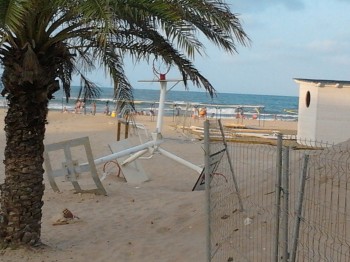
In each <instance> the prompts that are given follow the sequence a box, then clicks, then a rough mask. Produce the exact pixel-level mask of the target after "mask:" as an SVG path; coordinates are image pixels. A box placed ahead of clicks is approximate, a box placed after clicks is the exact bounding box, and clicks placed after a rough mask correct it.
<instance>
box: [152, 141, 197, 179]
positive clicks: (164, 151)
mask: <svg viewBox="0 0 350 262" xmlns="http://www.w3.org/2000/svg"><path fill="white" fill-rule="evenodd" d="M157 150H158V151H159V152H160V153H161V154H163V155H164V156H166V157H169V158H171V159H172V160H175V161H177V162H179V163H180V164H183V165H185V166H187V167H189V168H191V169H193V170H195V171H197V172H198V173H199V174H200V173H202V170H203V168H201V167H199V166H196V165H195V164H192V163H191V162H188V161H186V160H185V159H182V158H181V157H178V156H176V155H174V154H172V153H170V152H168V151H166V150H164V149H162V148H160V147H158V149H157Z"/></svg>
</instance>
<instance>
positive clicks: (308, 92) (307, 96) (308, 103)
mask: <svg viewBox="0 0 350 262" xmlns="http://www.w3.org/2000/svg"><path fill="white" fill-rule="evenodd" d="M310 102H311V94H310V91H307V93H306V107H309V106H310Z"/></svg>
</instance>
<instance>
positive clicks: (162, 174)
mask: <svg viewBox="0 0 350 262" xmlns="http://www.w3.org/2000/svg"><path fill="white" fill-rule="evenodd" d="M5 113H6V112H5V111H4V110H1V111H0V130H1V132H0V144H1V148H2V150H3V148H4V146H5V134H4V131H3V126H4V123H3V118H4V116H5ZM136 121H137V122H138V123H142V124H143V125H144V126H145V127H146V128H147V129H148V130H149V132H152V131H154V130H155V125H156V122H155V121H154V120H153V121H151V118H150V117H149V116H137V117H136ZM48 122H49V124H48V126H47V131H46V137H45V144H51V143H55V142H60V141H63V140H67V139H74V138H79V137H84V136H88V137H89V139H90V143H91V147H92V151H93V155H94V158H95V159H96V158H99V157H103V156H106V155H109V154H110V149H109V147H108V144H109V143H111V142H113V141H116V137H117V131H116V130H117V120H116V118H112V117H110V116H105V115H103V114H97V115H96V116H92V115H80V114H72V113H60V112H49V117H48ZM177 122H178V123H182V120H181V119H179V121H177ZM227 122H232V123H237V120H227ZM202 123H203V121H202V120H196V121H194V120H192V122H191V123H187V124H191V125H196V126H202ZM243 124H246V125H249V126H256V127H259V126H260V127H261V128H270V129H276V128H279V129H285V130H293V131H295V130H296V128H297V123H296V122H282V121H264V122H263V123H262V122H258V120H244V121H243ZM174 126H175V122H174V121H173V118H171V117H169V118H166V119H165V120H164V128H163V131H162V133H163V135H164V143H163V144H162V145H161V146H162V148H164V149H166V150H168V151H169V152H171V153H174V154H176V155H178V156H180V157H182V158H184V159H186V160H188V161H190V162H192V163H194V164H196V165H199V166H203V161H204V160H203V149H202V146H203V145H202V141H199V140H198V139H196V137H195V136H192V135H190V134H188V133H183V132H182V129H181V128H176V127H174ZM132 133H133V132H132ZM141 136H142V137H143V139H144V137H145V134H144V133H142V134H141ZM130 137H131V140H132V141H133V143H139V142H138V139H139V136H138V135H136V134H135V133H133V134H130ZM1 157H2V158H3V152H2V154H1ZM138 161H139V162H140V163H141V164H142V166H143V169H144V170H145V172H146V174H147V175H148V177H149V179H150V180H149V181H148V182H144V183H142V184H139V185H131V184H129V183H126V182H125V180H124V179H123V177H118V176H117V168H116V167H115V166H113V165H111V167H110V168H109V169H108V173H109V175H107V177H106V178H105V179H104V180H103V181H102V184H103V186H104V187H105V189H106V191H107V193H108V195H107V196H103V195H95V194H75V193H74V189H73V187H72V185H71V183H70V182H67V181H64V179H63V178H56V181H57V184H58V186H59V188H60V190H61V192H59V193H56V192H54V191H53V190H52V188H51V186H50V184H49V183H48V180H47V176H46V174H45V185H46V189H45V194H44V202H45V204H44V206H43V218H42V235H41V239H42V242H43V243H44V244H45V245H46V246H44V247H42V248H40V249H37V250H15V251H14V250H5V251H0V261H4V262H9V261H33V262H36V261H40V262H41V261H45V262H49V261H78V262H79V261H121V262H124V261H125V262H127V261H152V262H153V261H154V262H157V261H162V262H165V261H169V262H170V261H174V262H175V261H184V262H186V261H188V262H190V261H205V259H206V246H205V245H206V239H205V238H206V215H205V202H204V192H203V191H196V192H192V191H191V190H192V187H193V186H194V184H195V182H196V180H197V178H198V173H197V172H196V171H194V170H192V169H190V168H188V167H185V166H183V165H180V164H178V163H177V162H175V161H173V160H171V159H169V158H167V157H165V156H163V155H161V154H159V153H155V154H154V155H153V156H152V157H150V158H149V159H140V160H138ZM57 162H58V163H60V162H61V159H57ZM97 170H98V172H99V175H100V177H102V173H103V165H99V166H97ZM87 176H88V175H87ZM3 179H4V167H3V164H1V165H0V182H1V183H2V182H3ZM82 179H83V180H84V178H82ZM65 208H67V209H69V210H70V211H71V212H72V213H73V214H74V215H76V216H78V217H79V219H74V220H73V221H70V223H68V224H63V225H54V222H55V221H57V219H58V218H59V217H60V216H61V214H62V211H63V210H64V209H65Z"/></svg>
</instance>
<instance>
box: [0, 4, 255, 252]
mask: <svg viewBox="0 0 350 262" xmlns="http://www.w3.org/2000/svg"><path fill="white" fill-rule="evenodd" d="M201 37H204V38H207V39H209V40H210V41H211V42H213V43H215V44H216V45H217V46H218V47H220V48H222V49H223V50H224V51H226V52H228V53H235V52H236V46H237V44H241V45H247V44H248V43H249V38H248V37H247V35H246V34H245V32H244V30H243V29H242V27H241V24H240V21H239V19H238V17H237V16H236V15H235V14H233V13H232V12H231V11H230V9H229V6H228V5H227V4H226V3H225V2H223V1H222V0H50V1H47V0H27V1H26V0H0V62H1V65H2V67H3V74H2V77H1V80H2V83H3V89H2V91H1V94H2V95H3V96H6V98H7V101H8V111H7V115H6V117H5V133H6V147H5V150H4V154H5V160H4V164H5V180H4V183H3V184H1V187H0V190H1V202H0V203H1V208H0V243H1V246H2V247H8V246H20V245H31V246H36V245H39V244H40V235H41V225H40V224H41V218H42V206H43V200H42V197H43V193H44V183H43V174H44V170H43V152H44V142H43V141H44V136H45V125H46V124H47V113H48V102H49V100H50V99H52V98H53V96H54V93H55V92H56V91H58V90H59V89H60V88H62V89H63V90H64V92H65V94H66V97H67V98H69V97H70V84H71V79H72V76H73V75H79V76H80V79H81V87H82V92H81V94H82V96H83V97H84V98H92V97H96V96H98V94H99V89H98V88H97V86H96V85H95V84H94V83H93V82H91V81H90V80H89V79H88V77H87V74H89V73H90V72H92V71H93V70H94V69H95V67H96V66H98V67H100V66H101V67H104V69H105V71H106V73H107V74H108V75H109V76H110V77H111V79H112V80H113V82H114V87H115V89H116V92H115V93H116V94H118V99H122V100H125V101H132V100H133V96H132V87H131V85H130V83H129V82H128V79H127V76H126V75H125V73H124V64H123V61H124V56H125V55H128V56H131V57H132V58H133V60H134V61H135V62H136V63H137V62H139V61H141V60H145V61H149V60H150V59H153V58H156V59H157V58H162V59H163V60H164V61H165V63H167V64H168V65H171V66H174V67H177V68H178V70H179V72H180V73H181V74H182V77H183V80H184V81H185V84H187V81H188V80H190V81H191V82H193V83H194V84H195V85H197V86H198V87H203V88H205V89H206V90H207V91H208V92H209V93H210V95H213V94H214V93H215V89H214V87H213V86H212V85H211V84H210V82H209V81H208V80H207V79H206V78H205V77H204V76H203V75H202V74H201V73H200V72H199V71H198V70H197V69H196V67H195V66H194V65H193V63H192V61H193V58H194V57H195V55H201V54H203V53H204V52H205V49H204V46H203V44H202V43H201V41H200V39H201Z"/></svg>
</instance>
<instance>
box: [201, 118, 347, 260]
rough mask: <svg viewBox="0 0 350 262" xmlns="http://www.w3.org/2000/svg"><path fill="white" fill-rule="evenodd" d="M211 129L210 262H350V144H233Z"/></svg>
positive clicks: (208, 155) (208, 133)
mask: <svg viewBox="0 0 350 262" xmlns="http://www.w3.org/2000/svg"><path fill="white" fill-rule="evenodd" d="M205 126H206V128H205V130H206V131H205V132H206V136H205V137H206V138H205V148H206V150H205V151H206V168H205V170H206V173H205V175H206V180H205V181H206V185H205V186H206V190H207V192H206V193H207V203H208V225H209V226H208V261H269V262H270V261H350V245H349V244H350V235H349V234H347V233H348V232H347V231H350V212H348V210H347V209H348V208H350V207H348V206H349V203H348V202H347V200H348V198H349V197H350V185H349V186H348V183H349V179H350V176H348V174H350V149H349V147H348V146H347V145H345V144H343V145H341V146H340V145H339V146H330V145H322V144H316V143H309V144H308V145H307V143H306V141H303V142H302V144H304V146H302V147H300V146H296V145H297V144H298V143H294V144H293V143H290V141H283V139H282V135H277V136H276V139H274V141H275V142H274V143H269V144H259V143H256V142H257V141H254V139H252V140H251V141H246V140H245V141H244V143H243V142H242V143H240V142H235V143H226V141H225V140H220V139H218V140H217V141H214V140H216V139H214V140H213V139H212V138H213V137H217V135H218V132H219V133H220V131H218V130H220V129H217V127H216V126H213V125H212V124H211V123H209V122H206V125H205ZM220 126H221V125H220ZM222 134H224V132H223V130H222ZM210 137H211V139H210ZM259 141H260V142H261V140H259ZM287 145H288V146H287ZM223 148H224V149H226V150H225V153H224V154H222V157H220V159H219V161H218V158H217V157H215V156H216V155H217V152H222V149H223ZM300 148H301V149H300ZM213 161H215V162H216V164H215V168H212V167H211V166H212V163H213ZM348 188H349V190H348ZM348 193H349V194H348ZM348 228H349V229H348Z"/></svg>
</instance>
